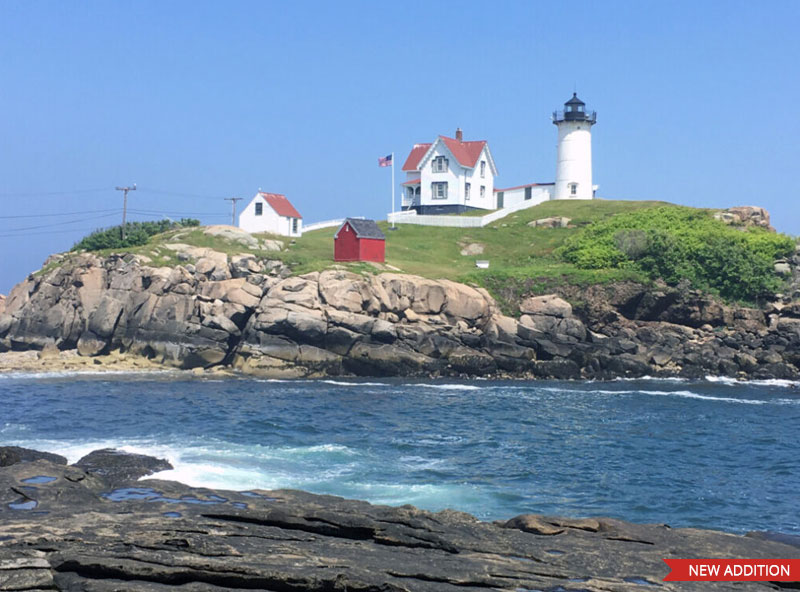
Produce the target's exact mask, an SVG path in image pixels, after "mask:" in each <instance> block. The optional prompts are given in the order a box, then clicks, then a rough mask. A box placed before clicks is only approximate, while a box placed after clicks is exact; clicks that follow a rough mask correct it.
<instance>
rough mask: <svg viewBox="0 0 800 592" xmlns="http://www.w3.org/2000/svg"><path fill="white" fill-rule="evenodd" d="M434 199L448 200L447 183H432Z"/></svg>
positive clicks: (432, 196)
mask: <svg viewBox="0 0 800 592" xmlns="http://www.w3.org/2000/svg"><path fill="white" fill-rule="evenodd" d="M431 198H432V199H447V183H431Z"/></svg>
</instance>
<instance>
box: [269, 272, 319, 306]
mask: <svg viewBox="0 0 800 592" xmlns="http://www.w3.org/2000/svg"><path fill="white" fill-rule="evenodd" d="M267 297H268V298H270V299H273V300H279V301H281V302H284V303H289V304H297V305H299V306H302V307H304V308H319V307H320V298H319V289H318V284H317V282H315V281H311V280H308V279H303V278H300V277H289V278H286V279H285V280H282V281H280V282H278V283H277V284H275V285H274V286H272V287H271V288H270V289H269V292H267ZM259 308H260V309H263V308H264V303H263V302H262V303H261V305H260V307H259Z"/></svg>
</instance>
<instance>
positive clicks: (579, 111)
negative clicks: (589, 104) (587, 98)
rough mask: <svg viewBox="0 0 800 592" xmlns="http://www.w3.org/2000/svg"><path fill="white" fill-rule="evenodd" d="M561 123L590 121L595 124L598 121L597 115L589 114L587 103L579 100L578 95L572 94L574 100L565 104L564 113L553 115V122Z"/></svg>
mask: <svg viewBox="0 0 800 592" xmlns="http://www.w3.org/2000/svg"><path fill="white" fill-rule="evenodd" d="M559 121H588V122H591V123H594V122H595V121H597V114H596V113H595V112H594V111H592V112H591V113H587V111H586V103H584V102H583V101H581V100H580V99H579V98H578V93H572V98H571V99H570V100H569V101H567V102H566V103H564V111H563V112H560V113H559V112H558V111H556V112H555V113H553V122H554V123H558V122H559Z"/></svg>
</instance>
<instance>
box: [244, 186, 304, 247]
mask: <svg viewBox="0 0 800 592" xmlns="http://www.w3.org/2000/svg"><path fill="white" fill-rule="evenodd" d="M239 228H241V229H242V230H245V231H247V232H250V233H256V232H270V233H272V234H280V235H281V236H300V235H301V234H303V217H302V216H301V215H300V212H298V211H297V210H296V209H295V207H294V206H293V205H292V203H291V202H290V201H289V200H288V199H286V196H285V195H281V194H280V193H264V192H263V191H259V192H258V193H257V194H256V196H255V197H254V198H253V199H252V200H251V201H250V203H249V204H247V206H246V207H245V208H244V210H243V211H242V213H241V214H240V215H239Z"/></svg>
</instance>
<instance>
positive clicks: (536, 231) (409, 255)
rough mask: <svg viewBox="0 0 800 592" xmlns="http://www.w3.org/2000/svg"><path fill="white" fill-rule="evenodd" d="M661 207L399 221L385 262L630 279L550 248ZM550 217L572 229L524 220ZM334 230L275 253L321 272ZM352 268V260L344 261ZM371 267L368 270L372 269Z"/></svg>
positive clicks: (418, 268)
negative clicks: (479, 221)
mask: <svg viewBox="0 0 800 592" xmlns="http://www.w3.org/2000/svg"><path fill="white" fill-rule="evenodd" d="M657 205H663V202H646V201H638V202H628V201H604V200H593V201H583V202H564V201H559V202H546V203H544V204H541V205H538V206H535V207H533V208H530V209H527V210H522V211H520V212H516V213H514V214H511V215H510V216H507V217H505V218H502V219H500V220H498V221H496V222H494V223H492V224H490V225H489V226H486V227H484V228H446V227H431V226H417V225H414V224H397V229H396V230H389V228H388V225H387V223H385V222H380V223H379V225H380V227H381V228H382V229H383V231H384V232H385V233H386V263H387V264H388V265H391V266H393V267H396V268H398V269H400V270H401V271H402V272H404V273H411V274H415V275H421V276H424V277H429V278H435V279H438V278H446V279H452V280H468V281H471V282H476V283H484V282H482V280H481V278H483V277H485V276H498V275H505V276H515V277H538V276H541V277H544V278H547V279H548V280H552V279H553V278H562V277H563V278H564V280H565V281H569V282H571V283H573V282H580V283H592V282H595V281H596V282H605V281H612V280H615V279H619V278H620V277H623V276H624V277H626V278H627V277H632V276H636V275H637V274H635V273H632V272H629V271H626V272H624V273H623V272H620V270H580V269H577V268H576V267H575V266H573V265H570V264H568V263H564V262H562V261H560V260H559V259H557V258H556V257H554V255H553V251H554V250H555V249H556V248H557V247H559V246H561V245H562V244H563V242H564V241H565V240H566V239H567V237H569V236H572V235H573V234H574V233H575V232H577V231H578V229H579V227H580V226H583V225H586V224H589V223H590V222H593V221H597V220H601V219H605V218H607V217H609V216H612V215H614V214H616V213H620V212H627V211H632V210H636V209H641V208H648V207H654V206H657ZM551 216H566V217H568V218H572V220H573V223H574V224H575V225H576V227H575V228H532V227H530V226H528V222H530V221H532V220H537V219H539V218H548V217H551ZM335 232H336V229H335V228H324V229H321V230H315V231H312V232H308V233H305V234H304V235H303V236H302V237H300V238H298V239H296V243H295V244H294V245H290V246H289V247H288V248H287V250H286V252H284V253H280V254H279V255H278V256H279V257H280V258H281V259H283V260H284V261H285V262H286V263H288V264H290V265H292V266H293V268H294V269H295V270H296V271H297V272H298V273H304V272H308V271H321V270H323V269H326V268H328V267H330V266H332V265H333V264H334V262H333V234H334V233H335ZM470 243H479V244H482V245H483V246H484V252H483V253H482V254H480V255H469V256H465V255H461V253H460V251H461V249H462V248H463V247H464V246H466V245H468V244H470ZM478 259H481V260H489V262H490V268H489V269H488V270H477V269H476V268H475V261H476V260H478ZM344 266H345V267H352V268H354V269H355V268H356V265H355V264H344ZM370 269H372V268H370Z"/></svg>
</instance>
